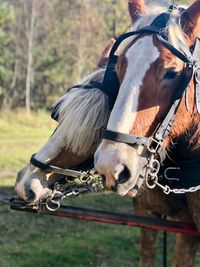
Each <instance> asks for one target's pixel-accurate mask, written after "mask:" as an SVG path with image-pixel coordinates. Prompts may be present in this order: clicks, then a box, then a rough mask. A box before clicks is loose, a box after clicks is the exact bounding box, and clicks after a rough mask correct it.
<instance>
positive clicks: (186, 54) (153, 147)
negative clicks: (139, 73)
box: [102, 10, 200, 162]
mask: <svg viewBox="0 0 200 267" xmlns="http://www.w3.org/2000/svg"><path fill="white" fill-rule="evenodd" d="M170 15H171V10H169V12H167V13H163V14H161V15H159V16H158V17H157V18H156V19H155V20H154V21H153V23H152V24H151V25H150V26H147V27H144V28H142V29H140V30H138V31H132V32H128V33H126V34H123V35H122V36H120V37H119V39H118V40H117V41H116V43H115V44H114V46H113V49H112V51H111V54H110V61H109V64H112V62H113V61H114V59H115V58H116V56H115V52H116V50H117V48H118V46H119V45H120V44H121V42H122V41H124V40H125V39H126V38H128V37H130V36H135V35H137V36H138V35H142V34H155V35H156V36H157V38H158V40H159V41H160V43H161V44H162V45H163V46H164V47H165V48H167V49H168V50H169V51H170V52H171V53H172V54H174V55H175V56H176V57H177V58H179V59H180V60H181V61H183V62H184V63H185V68H184V69H183V71H182V74H181V77H180V79H179V84H178V88H177V90H176V91H175V93H174V96H173V100H172V104H171V107H170V108H169V111H168V113H167V115H166V117H165V119H164V120H163V122H162V123H161V124H160V126H159V127H158V129H157V130H156V132H155V133H154V134H153V135H152V136H150V137H139V136H133V135H129V134H124V133H119V132H114V131H110V130H105V129H103V130H102V139H106V140H110V141H116V142H122V143H126V144H128V145H130V146H136V145H143V146H144V147H146V148H147V149H148V151H149V152H150V153H151V154H158V155H159V156H160V162H162V161H163V160H164V159H165V156H166V152H165V150H164V149H163V141H164V139H165V138H166V137H167V135H168V134H169V131H170V130H171V128H172V125H173V121H174V118H175V115H176V113H177V110H178V107H179V105H180V102H181V99H182V97H183V94H184V92H186V90H187V88H188V85H189V84H190V82H191V80H192V79H193V78H194V79H195V82H196V88H195V89H196V104H197V109H198V111H199V92H200V87H199V84H200V82H199V77H200V69H199V67H198V63H199V58H198V57H199V47H200V39H199V38H197V40H196V44H195V47H194V51H193V53H192V52H191V51H190V49H189V48H188V47H186V46H185V45H184V44H183V43H182V42H180V43H179V46H180V49H181V50H182V51H179V50H178V49H176V48H175V47H174V46H173V45H172V44H171V43H170V42H169V41H168V29H167V23H168V21H169V19H170ZM115 61H116V59H115ZM110 62H111V63H110ZM109 64H108V65H109Z"/></svg>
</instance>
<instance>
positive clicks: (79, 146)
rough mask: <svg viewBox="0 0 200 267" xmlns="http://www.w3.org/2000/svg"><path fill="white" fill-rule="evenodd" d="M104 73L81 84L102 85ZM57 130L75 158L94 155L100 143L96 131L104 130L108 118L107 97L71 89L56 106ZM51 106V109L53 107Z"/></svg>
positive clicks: (93, 91) (95, 90)
mask: <svg viewBox="0 0 200 267" xmlns="http://www.w3.org/2000/svg"><path fill="white" fill-rule="evenodd" d="M104 73H105V69H99V70H96V71H94V72H93V73H92V74H90V75H89V76H87V77H86V78H84V79H83V80H82V82H81V84H83V85H85V84H89V83H90V82H91V81H97V82H102V80H103V77H104ZM59 102H60V105H59V107H58V109H57V113H58V122H59V125H58V127H62V133H63V136H62V137H60V138H64V139H65V145H66V148H68V149H70V150H71V151H72V152H74V153H77V154H85V153H87V152H88V151H89V150H92V151H94V150H95V149H96V147H97V146H98V144H99V142H100V130H101V128H102V127H106V125H107V122H108V118H109V115H110V110H109V104H108V97H107V95H105V94H104V93H103V92H102V91H100V90H99V89H97V88H94V89H83V88H76V87H75V88H73V89H71V90H70V91H69V92H67V93H66V94H64V95H63V96H62V97H61V98H60V99H59V100H58V101H57V103H59ZM57 103H55V105H56V104H57Z"/></svg>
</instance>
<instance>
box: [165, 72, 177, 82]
mask: <svg viewBox="0 0 200 267" xmlns="http://www.w3.org/2000/svg"><path fill="white" fill-rule="evenodd" d="M177 75H178V73H177V72H176V71H174V70H167V71H166V72H165V74H164V76H163V79H165V80H173V79H175V78H176V76H177Z"/></svg>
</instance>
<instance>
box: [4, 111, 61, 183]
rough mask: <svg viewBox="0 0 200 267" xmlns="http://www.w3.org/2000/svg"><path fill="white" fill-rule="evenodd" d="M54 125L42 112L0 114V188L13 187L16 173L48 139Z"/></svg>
mask: <svg viewBox="0 0 200 267" xmlns="http://www.w3.org/2000/svg"><path fill="white" fill-rule="evenodd" d="M55 126H56V122H54V121H53V120H52V119H51V118H50V114H48V113H47V112H43V111H39V112H37V113H32V114H30V115H28V114H26V113H25V112H24V111H18V112H17V111H16V112H1V113H0V185H13V183H14V180H15V177H16V173H17V171H18V170H19V169H21V168H22V167H23V166H25V164H27V163H28V161H29V158H30V156H31V155H32V154H33V153H35V152H37V151H38V150H39V148H40V147H41V146H42V145H43V144H44V143H45V142H46V141H47V140H48V138H49V137H50V135H51V134H52V132H53V130H54V129H55Z"/></svg>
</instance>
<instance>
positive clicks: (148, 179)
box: [146, 175, 158, 189]
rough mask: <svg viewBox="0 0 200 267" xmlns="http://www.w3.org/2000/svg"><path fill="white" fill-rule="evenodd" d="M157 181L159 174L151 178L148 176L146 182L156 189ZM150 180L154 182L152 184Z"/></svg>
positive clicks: (149, 186)
mask: <svg viewBox="0 0 200 267" xmlns="http://www.w3.org/2000/svg"><path fill="white" fill-rule="evenodd" d="M157 181H158V176H157V175H155V176H154V177H151V178H149V177H148V176H147V178H146V184H147V186H148V188H150V189H154V188H155V187H156V185H157ZM149 182H152V184H150V183H149Z"/></svg>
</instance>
